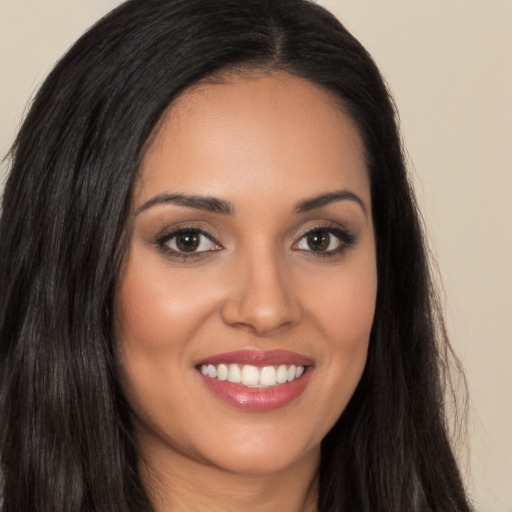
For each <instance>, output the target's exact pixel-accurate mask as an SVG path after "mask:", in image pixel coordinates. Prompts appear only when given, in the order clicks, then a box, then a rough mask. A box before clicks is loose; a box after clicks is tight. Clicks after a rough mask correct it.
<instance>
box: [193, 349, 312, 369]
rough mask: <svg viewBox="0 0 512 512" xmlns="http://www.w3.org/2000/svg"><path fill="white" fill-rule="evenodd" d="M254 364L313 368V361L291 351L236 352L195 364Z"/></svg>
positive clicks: (219, 355) (246, 350)
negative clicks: (292, 365)
mask: <svg viewBox="0 0 512 512" xmlns="http://www.w3.org/2000/svg"><path fill="white" fill-rule="evenodd" d="M221 363H226V364H236V363H238V364H242V365H243V364H252V365H254V366H278V365H280V364H288V365H289V364H294V365H295V366H312V365H313V360H312V359H310V358H309V357H306V356H304V355H302V354H298V353H297V352H291V351H289V350H283V349H276V350H268V351H262V350H251V349H243V350H235V351H233V352H224V353H222V354H215V355H212V356H209V357H205V358H203V359H201V360H199V361H196V362H195V366H201V365H202V364H213V365H217V364H221Z"/></svg>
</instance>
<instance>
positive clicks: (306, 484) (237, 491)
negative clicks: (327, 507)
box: [140, 450, 320, 512]
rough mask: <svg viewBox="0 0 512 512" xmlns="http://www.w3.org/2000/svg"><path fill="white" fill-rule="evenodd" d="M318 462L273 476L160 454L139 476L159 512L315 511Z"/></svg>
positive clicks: (312, 458)
mask: <svg viewBox="0 0 512 512" xmlns="http://www.w3.org/2000/svg"><path fill="white" fill-rule="evenodd" d="M319 462H320V455H319V452H318V450H315V451H314V452H312V453H308V454H305V455H304V457H303V458H302V459H301V460H299V461H295V462H294V463H293V465H292V466H291V467H288V468H284V469H282V470H279V471H275V472H272V473H270V474H267V473H265V474H249V473H243V474H239V473H233V472H230V471H226V470H224V469H222V468H218V467H215V466H212V465H207V464H204V463H203V462H199V461H194V460H190V459H188V458H186V457H179V456H178V457H177V456H176V454H173V456H172V457H165V456H164V455H163V454H159V456H158V457H157V458H155V457H152V458H149V457H146V459H145V460H144V461H143V462H141V463H140V473H141V477H142V480H143V483H144V484H145V486H146V489H147V491H148V494H149V496H150V498H151V501H152V503H153V506H154V509H155V511H156V512H170V511H171V510H172V511H186V512H205V511H208V512H220V511H222V512H235V511H236V512H239V511H240V510H243V511H244V512H271V511H272V512H275V511H276V510H286V512H316V511H317V498H318V467H319Z"/></svg>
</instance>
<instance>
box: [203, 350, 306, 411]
mask: <svg viewBox="0 0 512 512" xmlns="http://www.w3.org/2000/svg"><path fill="white" fill-rule="evenodd" d="M221 363H226V364H240V365H244V364H251V365H254V366H259V367H262V366H278V365H281V364H286V365H292V364H294V365H296V366H304V367H305V371H304V373H303V374H302V375H301V376H300V377H299V378H298V379H295V380H292V381H290V382H286V383H284V384H279V385H276V386H271V387H265V388H249V387H246V386H243V385H241V384H237V383H234V382H229V381H221V380H218V379H214V378H211V377H208V376H206V375H203V374H202V373H201V372H199V371H198V372H197V373H198V376H199V377H200V378H201V379H202V381H203V383H204V384H205V386H206V387H207V388H208V390H209V391H211V392H212V393H213V394H214V395H215V396H216V397H218V398H220V399H221V400H222V401H224V402H225V403H227V404H228V405H231V406H233V407H236V408H238V409H243V410H246V411H265V410H272V409H278V408H280V407H284V406H285V405H287V404H289V403H290V402H292V401H293V400H295V399H296V398H297V397H299V395H301V394H302V392H303V391H304V390H305V389H306V387H307V385H308V383H309V380H310V378H311V375H312V374H313V361H312V360H311V359H310V358H308V357H306V356H304V355H302V354H298V353H296V352H290V351H288V350H270V351H257V350H248V349H245V350H237V351H234V352H225V353H222V354H215V355H213V356H211V357H207V358H204V359H201V360H199V361H197V362H196V368H197V367H200V366H201V365H202V364H213V365H217V364H221Z"/></svg>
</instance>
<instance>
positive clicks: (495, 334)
mask: <svg viewBox="0 0 512 512" xmlns="http://www.w3.org/2000/svg"><path fill="white" fill-rule="evenodd" d="M119 3H120V2H118V1H114V0H0V119H1V125H0V154H1V155H2V156H3V155H5V154H6V153H7V150H8V148H9V146H10V144H11V143H12V141H13V138H14V134H15V132H16V130H17V128H18V126H19V123H20V120H21V118H22V116H23V114H24V112H25V111H26V108H27V104H28V101H29V99H30V98H31V96H32V95H33V93H34V91H35V89H36V88H37V86H38V85H39V84H40V83H41V81H42V79H43V78H44V77H45V75H46V74H47V72H48V71H49V69H50V68H51V66H52V65H53V64H54V63H55V61H56V60H57V59H58V58H59V57H60V56H61V55H62V53H63V52H64V51H65V50H66V48H67V47H68V46H69V45H70V44H71V43H72V42H73V41H74V40H75V39H76V38H77V37H78V36H79V35H80V34H81V33H82V32H83V31H84V30H85V29H86V28H87V27H88V26H89V25H90V24H92V23H93V22H94V21H96V20H97V19H98V18H99V17H100V16H102V15H103V14H104V13H106V12H107V11H108V10H110V9H111V8H113V7H115V6H116V5H118V4H119ZM318 3H320V4H321V5H324V6H326V7H328V8H329V9H330V10H331V11H332V12H334V13H335V14H336V15H337V16H338V18H339V19H340V20H341V21H342V22H343V23H344V24H345V25H346V26H347V28H348V29H349V30H351V31H352V32H353V33H354V35H356V37H358V38H359V39H360V40H361V42H362V43H363V44H364V45H365V46H366V48H367V49H368V50H369V51H370V53H371V54H372V55H373V56H374V58H375V60H376V62H377V64H378V65H379V67H380V69H381V71H382V73H383V75H384V77H385V79H386V80H387V82H388V84H389V86H390V88H391V90H392V92H393V94H394V97H395V100H396V103H397V106H398V110H399V112H400V116H401V121H402V131H403V137H404V141H405V145H406V147H407V149H408V154H409V157H410V168H411V172H412V173H413V175H414V179H415V181H416V183H417V192H418V196H419V199H420V203H421V204H422V205H423V211H424V216H425V219H426V222H427V225H428V228H429V233H430V240H431V244H432V249H433V252H434V254H435V255H436V256H437V259H438V263H439V268H440V273H441V275H442V279H443V282H444V288H445V294H446V312H447V321H448V328H449V332H450V335H451V339H452V343H453V345H454V347H455V350H456V352H457V354H458V355H459V356H460V358H461V359H462V363H463V365H464V368H465V371H466V376H467V379H468V382H469V388H470V415H469V422H468V437H469V447H470V451H471V459H470V463H469V465H468V467H465V472H466V475H467V482H468V487H469V489H470V492H471V494H472V496H473V497H474V499H475V502H476V505H477V510H479V511H482V512H510V511H512V371H511V367H512V327H511V325H512V322H511V319H512V294H511V293H510V291H511V289H512V226H511V225H512V206H511V204H512V201H511V199H510V195H511V192H512V1H511V0H444V1H439V0H438V1H436V0H395V1H393V0H388V1H385V0H321V1H319V2H318ZM5 170H6V164H5V163H4V164H3V166H2V173H5ZM3 176H4V174H1V175H0V179H2V180H3ZM463 455H464V454H463ZM465 466H466V465H465Z"/></svg>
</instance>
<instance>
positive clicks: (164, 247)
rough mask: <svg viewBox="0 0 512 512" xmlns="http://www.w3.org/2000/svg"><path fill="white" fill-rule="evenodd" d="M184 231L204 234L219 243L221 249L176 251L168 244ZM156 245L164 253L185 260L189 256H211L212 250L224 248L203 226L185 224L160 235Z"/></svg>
mask: <svg viewBox="0 0 512 512" xmlns="http://www.w3.org/2000/svg"><path fill="white" fill-rule="evenodd" d="M184 233H193V234H196V235H202V236H205V237H206V238H208V239H209V240H210V241H211V242H213V243H214V244H216V245H218V246H219V247H220V249H216V250H212V251H198V252H180V251H176V250H174V249H171V248H170V247H169V246H168V244H169V242H170V241H171V240H172V239H173V238H176V237H178V236H179V235H182V234H184ZM156 245H157V247H158V249H159V250H160V251H162V252H163V253H164V254H166V255H168V256H170V257H172V258H179V259H182V260H183V261H186V260H187V259H189V258H199V257H205V256H209V255H210V254H211V253H212V252H217V251H220V250H222V246H221V245H220V244H219V242H217V240H216V238H215V237H214V236H213V235H212V234H211V233H209V232H208V231H206V230H205V229H203V228H200V227H198V226H183V227H181V228H178V229H174V230H172V231H169V232H167V233H164V234H162V235H160V236H159V237H158V238H157V239H156Z"/></svg>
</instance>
